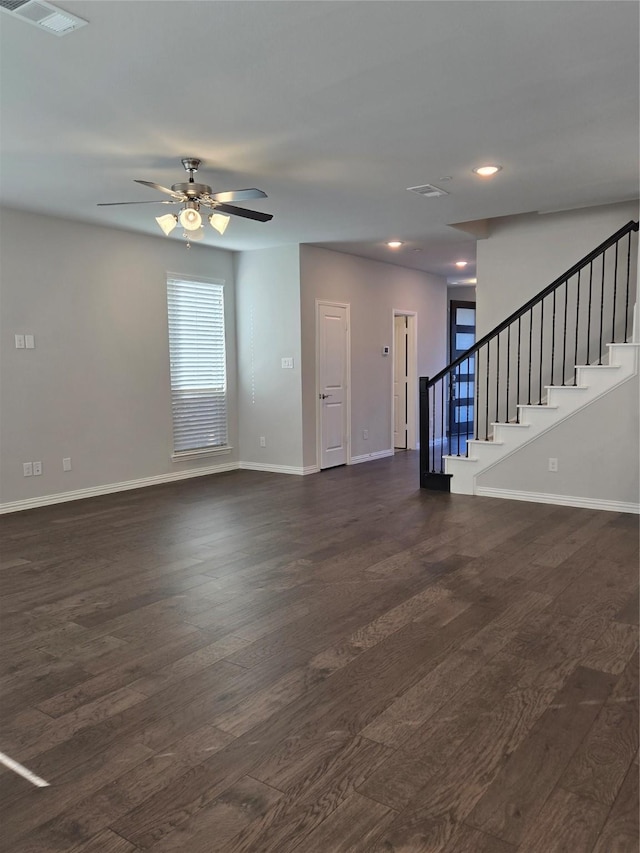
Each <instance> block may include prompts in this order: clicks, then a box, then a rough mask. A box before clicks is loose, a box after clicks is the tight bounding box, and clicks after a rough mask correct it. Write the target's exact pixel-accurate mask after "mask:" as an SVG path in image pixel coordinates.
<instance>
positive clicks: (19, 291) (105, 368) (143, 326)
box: [0, 210, 238, 503]
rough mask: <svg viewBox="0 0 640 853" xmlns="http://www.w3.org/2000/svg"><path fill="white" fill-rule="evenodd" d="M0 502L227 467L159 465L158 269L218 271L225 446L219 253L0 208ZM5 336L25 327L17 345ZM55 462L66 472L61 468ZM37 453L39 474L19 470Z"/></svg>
mask: <svg viewBox="0 0 640 853" xmlns="http://www.w3.org/2000/svg"><path fill="white" fill-rule="evenodd" d="M0 224H1V230H0V239H1V242H0V275H1V279H0V281H1V284H0V287H1V289H0V296H1V312H0V314H1V316H0V333H1V334H0V338H1V356H2V357H1V368H0V383H1V384H0V391H1V394H2V405H1V413H0V451H1V453H0V457H1V460H0V466H1V467H0V502H1V503H8V502H13V501H17V500H25V499H29V498H36V497H39V496H42V495H52V494H58V493H62V492H70V491H75V490H77V489H83V488H91V487H96V486H100V485H105V484H109V483H119V482H125V481H130V480H135V479H139V478H145V477H151V476H157V475H162V474H174V473H176V472H179V471H185V470H189V469H196V468H201V467H209V466H212V465H216V464H228V463H229V462H231V461H234V460H236V459H237V458H238V457H237V450H236V449H234V451H233V452H232V453H231V454H224V455H216V456H210V457H205V458H202V459H199V460H195V461H190V462H180V463H177V464H176V463H172V462H171V459H170V456H171V452H172V438H173V436H172V422H171V400H170V382H169V345H168V336H167V308H166V273H167V271H170V272H175V273H179V274H183V275H186V276H188V275H196V276H200V277H211V278H220V279H224V280H225V282H226V285H225V309H226V319H227V359H228V360H227V367H228V380H229V397H230V405H229V441H230V444H232V445H234V446H235V447H237V411H236V363H235V349H236V347H235V324H234V315H235V306H234V284H233V263H232V257H233V256H232V254H231V253H230V252H226V251H220V250H216V249H212V248H207V247H202V246H198V245H195V246H194V247H193V248H192V249H191V250H187V249H186V247H185V245H184V243H182V242H181V241H179V240H175V239H172V238H165V237H162V236H158V238H157V239H156V238H154V237H147V236H142V235H137V234H131V233H128V232H126V231H120V230H116V229H110V228H103V227H98V226H94V225H83V224H80V223H78V222H70V221H68V220H64V219H57V218H53V217H46V216H39V215H37V214H33V213H29V214H25V213H22V212H18V211H14V210H3V211H2V215H1V221H0ZM16 333H30V334H33V335H35V343H36V346H35V349H33V350H17V349H15V347H14V335H15V334H16ZM63 457H71V459H72V466H73V467H72V470H71V471H69V472H63V470H62V459H63ZM36 460H38V461H42V463H43V474H42V476H40V477H28V478H25V477H23V475H22V463H23V462H24V461H36Z"/></svg>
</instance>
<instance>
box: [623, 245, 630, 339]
mask: <svg viewBox="0 0 640 853" xmlns="http://www.w3.org/2000/svg"><path fill="white" fill-rule="evenodd" d="M630 275H631V231H629V246H628V249H627V295H626V297H625V301H624V342H625V344H626V342H627V326H628V324H629V277H630Z"/></svg>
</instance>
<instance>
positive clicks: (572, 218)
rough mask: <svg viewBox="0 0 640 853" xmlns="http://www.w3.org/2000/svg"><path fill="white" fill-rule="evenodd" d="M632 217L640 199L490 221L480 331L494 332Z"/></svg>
mask: <svg viewBox="0 0 640 853" xmlns="http://www.w3.org/2000/svg"><path fill="white" fill-rule="evenodd" d="M631 219H635V220H637V219H638V202H637V201H634V202H623V203H620V204H610V205H601V206H598V207H587V208H581V209H579V210H570V211H564V212H561V213H549V214H538V213H527V214H522V215H519V216H509V217H502V218H499V219H493V220H491V231H490V234H489V237H488V238H487V239H486V240H479V241H478V243H477V246H476V270H477V273H476V276H477V279H478V284H477V287H476V335H477V337H478V338H480V337H482V336H483V335H485V334H486V333H487V332H490V331H491V329H493V328H494V327H495V326H497V325H498V323H500V322H501V321H502V320H504V319H505V318H506V317H508V316H509V315H510V314H511V313H513V312H514V311H516V310H517V309H518V308H520V306H521V305H523V304H524V303H525V302H527V300H529V299H531V297H533V296H535V295H536V294H537V293H539V292H540V291H541V290H543V289H544V288H545V287H546V286H547V285H548V284H551V282H552V281H554V280H555V279H556V278H558V276H560V275H562V274H563V273H564V272H566V270H568V269H570V268H571V267H572V266H573V265H574V264H575V263H577V262H578V261H579V260H581V259H582V258H583V257H584V256H585V255H587V254H588V253H589V252H590V251H591V250H592V249H595V247H596V246H598V245H599V244H600V243H602V242H603V241H604V240H606V239H607V237H610V236H611V235H612V234H613V233H614V232H615V231H617V230H618V229H619V228H621V227H622V226H623V225H625V224H626V223H627V222H629V220H631Z"/></svg>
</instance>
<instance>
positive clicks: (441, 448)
mask: <svg viewBox="0 0 640 853" xmlns="http://www.w3.org/2000/svg"><path fill="white" fill-rule="evenodd" d="M444 436H445V427H444V376H443V377H442V379H441V380H440V473H441V474H444V464H443V461H442V457H443V455H444Z"/></svg>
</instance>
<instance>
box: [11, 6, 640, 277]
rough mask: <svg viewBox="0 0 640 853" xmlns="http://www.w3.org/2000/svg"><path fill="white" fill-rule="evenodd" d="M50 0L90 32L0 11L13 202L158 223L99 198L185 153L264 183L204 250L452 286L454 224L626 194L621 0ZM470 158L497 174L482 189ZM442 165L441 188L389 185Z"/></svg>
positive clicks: (127, 195)
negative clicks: (267, 255)
mask: <svg viewBox="0 0 640 853" xmlns="http://www.w3.org/2000/svg"><path fill="white" fill-rule="evenodd" d="M58 5H59V6H60V7H61V8H63V9H65V10H67V11H69V12H72V13H73V14H75V15H79V16H80V17H82V18H85V19H86V20H88V21H89V26H86V27H84V28H82V29H80V30H78V31H77V32H75V33H72V34H70V35H68V36H65V37H63V38H58V37H56V36H53V35H50V34H48V33H46V32H43V31H41V30H39V29H38V28H36V27H34V26H32V25H30V24H28V23H26V22H24V21H21V20H17V19H15V18H13V17H12V16H11V15H9V14H7V13H5V12H2V13H0V56H1V66H0V70H1V72H2V74H1V85H2V89H1V94H2V124H1V127H0V142H1V158H2V159H1V161H0V166H1V172H0V190H1V194H0V201H1V202H2V203H3V204H5V205H8V206H11V207H17V208H21V209H27V210H34V211H38V212H42V213H48V214H54V215H60V216H64V217H67V218H76V219H77V218H81V219H84V220H88V221H91V222H95V223H99V224H100V223H101V224H104V225H109V226H115V227H119V228H124V229H130V230H133V231H140V232H145V233H150V234H159V231H158V230H157V226H156V224H155V222H154V216H158V215H161V214H162V213H165V212H166V211H167V208H166V207H162V206H158V207H155V206H154V205H141V206H139V207H138V206H126V207H108V208H98V207H96V202H110V201H134V200H140V201H147V200H151V199H153V198H154V197H155V196H154V191H153V190H150V189H147V188H145V187H142V186H140V185H138V184H135V183H133V179H134V178H142V179H144V180H150V181H155V182H157V183H160V184H163V185H165V186H170V185H171V184H172V183H175V182H177V181H183V180H185V173H184V171H183V169H182V166H181V163H180V158H181V157H184V156H195V157H200V158H202V159H203V161H204V165H203V167H202V169H201V170H200V172H199V173H198V176H197V179H198V180H200V181H202V182H205V183H208V184H210V185H211V186H212V187H213V189H214V190H226V189H235V188H242V187H251V186H256V187H259V188H261V189H263V190H264V191H265V192H267V194H268V196H269V198H268V199H265V200H263V201H258V202H251V203H246V204H245V206H247V207H254V208H255V209H260V210H264V211H266V212H269V213H273V214H274V219H273V221H272V222H269V223H266V224H261V223H255V222H251V221H247V220H243V219H238V218H234V219H232V220H231V223H230V225H229V228H228V230H227V232H226V234H225V235H224V237H219V236H218V235H217V234H215V232H213V231H211V234H210V236H208V237H207V243H209V244H210V245H217V246H221V247H223V248H226V249H232V250H241V249H251V248H262V247H267V246H276V245H281V244H287V243H313V244H318V245H324V246H327V247H330V248H334V249H337V250H340V251H346V252H350V253H353V254H358V255H362V256H365V257H371V258H376V259H380V260H387V261H390V262H392V263H400V264H402V265H404V266H409V267H414V268H416V269H424V270H428V271H431V272H435V273H438V274H441V275H447V276H452V277H454V278H457V277H459V275H458V274H457V271H456V269H455V267H454V266H453V262H454V261H455V260H457V259H458V258H465V259H467V260H469V261H470V264H469V267H467V270H465V275H472V274H473V270H474V263H475V242H474V240H473V238H471V237H470V236H469V235H468V234H465V233H464V232H462V231H459V230H457V229H455V228H451V227H450V225H451V224H452V223H458V222H463V221H469V220H477V219H484V218H492V217H497V216H506V215H511V214H518V213H525V212H530V211H546V210H553V209H564V208H571V207H580V206H585V205H593V204H600V203H607V202H611V201H621V200H625V199H631V198H636V197H637V195H638V125H639V119H638V71H639V63H638V9H639V7H638V4H636V3H634V2H615V0H604V2H599V1H598V0H595V2H571V0H569V2H539V0H531V2H529V0H522V2H501V1H499V2H493V0H470V2H452V0H445V1H444V2H420V0H418V2H404V0H389V1H388V2H385V1H384V0H382V2H367V0H356V2H348V0H341V1H340V2H326V0H320V2H316V0H297V2H274V1H273V0H258V1H257V2H254V0H246V2H242V1H241V0H230V2H214V0H196V2H191V0H164V1H163V2H159V0H156V2H133V1H132V0H128V2H116V0H108V1H107V2H102V0H88V2H87V0H85V1H84V2H69V0H64V2H60V3H58ZM485 162H497V163H500V164H502V166H503V171H502V172H501V173H500V174H499V175H497V176H496V177H495V178H494V179H492V180H489V181H487V180H485V181H483V180H481V179H479V178H477V177H476V176H475V175H473V174H472V171H471V170H472V168H473V167H474V166H477V165H479V164H482V163H485ZM443 176H450V177H451V178H452V180H450V181H448V182H446V183H443V184H442V187H443V188H445V189H446V190H447V191H448V192H449V193H450V195H448V196H446V197H445V198H441V199H426V198H422V197H420V196H418V195H415V194H413V193H409V192H407V190H406V188H407V187H410V186H415V185H417V184H424V183H435V184H439V181H440V179H441V178H442V177H443ZM160 197H161V196H160V195H159V194H158V198H160ZM394 237H396V238H398V239H401V240H404V241H405V243H406V245H405V246H404V247H403V248H402V249H401V250H400V251H398V252H395V253H391V252H390V250H389V249H387V248H386V246H384V242H385V241H386V240H389V239H392V238H394ZM159 239H167V238H163V237H162V236H161V235H160V236H159ZM168 239H174V237H173V236H172V237H170V238H168ZM415 250H419V251H415Z"/></svg>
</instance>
